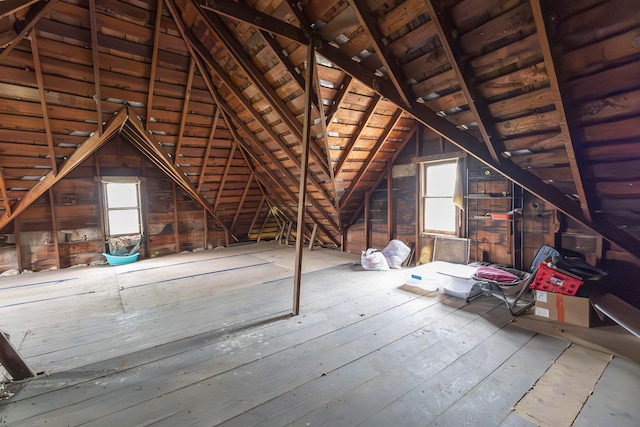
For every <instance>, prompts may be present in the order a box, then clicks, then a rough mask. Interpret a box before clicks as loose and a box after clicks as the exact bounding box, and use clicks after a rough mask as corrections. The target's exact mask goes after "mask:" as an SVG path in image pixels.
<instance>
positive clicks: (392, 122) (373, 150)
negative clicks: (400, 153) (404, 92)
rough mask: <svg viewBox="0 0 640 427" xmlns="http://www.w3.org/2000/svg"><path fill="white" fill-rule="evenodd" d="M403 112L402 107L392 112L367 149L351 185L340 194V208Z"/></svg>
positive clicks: (349, 196) (345, 202)
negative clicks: (374, 140) (387, 122)
mask: <svg viewBox="0 0 640 427" xmlns="http://www.w3.org/2000/svg"><path fill="white" fill-rule="evenodd" d="M403 113H404V111H403V110H402V109H400V108H397V109H396V111H395V113H393V116H391V120H389V125H388V126H387V127H386V128H385V129H384V131H383V132H382V134H381V135H380V136H379V137H378V140H377V141H376V143H375V145H374V146H373V147H372V148H371V150H369V154H368V155H367V158H366V160H365V161H364V164H363V165H362V167H361V168H360V170H359V171H358V173H357V174H356V176H355V178H354V179H353V181H352V182H351V185H350V186H349V188H348V189H347V191H345V193H344V194H343V195H342V198H341V199H340V208H341V209H343V208H344V207H345V205H346V204H347V203H348V202H349V199H350V198H351V195H352V194H353V192H354V191H355V190H356V188H357V187H358V184H360V181H361V180H362V177H364V175H365V174H366V173H367V169H369V166H370V165H371V162H372V161H373V159H374V158H375V157H376V156H377V155H378V153H379V152H380V149H381V148H382V145H383V144H384V142H385V141H386V140H387V138H388V137H389V135H390V134H391V132H393V128H394V127H396V125H397V124H398V121H399V120H400V118H401V117H402V114H403Z"/></svg>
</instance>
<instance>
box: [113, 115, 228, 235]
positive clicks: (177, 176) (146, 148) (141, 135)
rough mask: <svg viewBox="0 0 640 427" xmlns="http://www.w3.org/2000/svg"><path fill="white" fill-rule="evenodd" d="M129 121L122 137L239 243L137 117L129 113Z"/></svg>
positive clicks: (122, 132) (124, 125)
mask: <svg viewBox="0 0 640 427" xmlns="http://www.w3.org/2000/svg"><path fill="white" fill-rule="evenodd" d="M127 116H128V120H126V121H125V122H124V124H123V128H122V131H121V135H123V136H124V138H125V140H126V141H128V142H130V143H131V144H133V145H134V146H135V147H136V148H137V149H138V150H139V151H140V152H142V153H143V154H144V155H145V156H147V158H148V159H149V160H150V161H151V162H152V163H153V164H154V165H155V166H156V167H157V168H158V169H160V170H161V171H163V172H164V173H165V174H166V175H167V176H168V177H169V178H171V179H172V180H173V182H175V183H176V184H177V185H179V186H180V187H181V188H182V189H183V190H184V191H185V192H186V193H187V194H188V195H189V196H191V198H193V199H194V200H195V201H197V202H199V203H200V205H201V206H203V207H204V208H205V209H206V210H207V211H208V212H209V213H210V214H211V216H212V217H213V218H214V219H215V220H216V221H217V222H218V223H219V224H220V225H221V226H222V228H223V229H224V230H225V231H226V232H227V233H228V235H231V237H232V238H233V239H234V240H235V241H236V242H237V241H238V238H237V237H236V236H235V235H234V234H233V233H231V232H230V231H229V230H228V229H227V227H226V226H225V225H224V223H223V222H222V220H220V218H218V216H217V215H216V214H215V212H214V211H213V208H212V206H211V204H210V203H209V202H208V201H207V200H206V199H205V198H204V196H202V195H201V194H200V193H198V191H197V190H196V189H195V187H194V186H193V184H192V183H191V181H189V180H188V179H187V178H186V177H185V176H184V174H183V173H182V172H181V171H180V170H178V168H177V167H176V166H174V164H173V162H172V161H171V157H169V155H168V153H167V152H166V151H165V150H164V149H163V148H162V147H161V145H160V144H158V143H157V142H156V141H154V140H153V137H152V136H151V135H150V134H149V133H148V132H146V131H145V129H144V125H143V124H142V123H141V122H140V121H139V119H138V117H137V116H135V115H129V114H128V112H127Z"/></svg>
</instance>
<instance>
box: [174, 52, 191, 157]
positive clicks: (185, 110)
mask: <svg viewBox="0 0 640 427" xmlns="http://www.w3.org/2000/svg"><path fill="white" fill-rule="evenodd" d="M195 71H196V63H195V59H194V58H193V57H191V62H190V64H189V75H188V77H187V86H186V88H185V94H184V101H183V105H182V118H181V119H180V130H179V131H178V142H177V144H176V151H175V155H174V158H173V165H174V166H178V158H179V157H180V150H181V149H182V139H183V137H184V128H185V126H186V125H187V115H188V114H189V99H190V98H191V89H192V86H193V74H194V73H195Z"/></svg>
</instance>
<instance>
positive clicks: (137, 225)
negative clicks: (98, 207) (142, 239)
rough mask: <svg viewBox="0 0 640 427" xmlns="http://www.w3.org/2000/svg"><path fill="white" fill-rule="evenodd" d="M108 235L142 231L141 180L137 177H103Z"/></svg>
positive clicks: (139, 232)
mask: <svg viewBox="0 0 640 427" xmlns="http://www.w3.org/2000/svg"><path fill="white" fill-rule="evenodd" d="M102 185H103V190H104V207H105V217H106V219H107V220H106V224H105V226H106V229H107V230H106V231H107V235H108V236H110V237H113V236H123V235H130V234H141V233H142V212H141V204H140V181H139V180H138V179H137V178H127V177H111V178H103V180H102Z"/></svg>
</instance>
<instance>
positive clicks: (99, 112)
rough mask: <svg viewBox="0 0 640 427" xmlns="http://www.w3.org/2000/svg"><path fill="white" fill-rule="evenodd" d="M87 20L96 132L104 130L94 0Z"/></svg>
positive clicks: (90, 5)
mask: <svg viewBox="0 0 640 427" xmlns="http://www.w3.org/2000/svg"><path fill="white" fill-rule="evenodd" d="M89 22H90V24H91V25H90V26H91V55H92V57H93V81H94V85H95V88H96V94H95V98H94V100H95V102H96V114H97V116H98V118H97V120H98V133H99V134H100V135H102V132H103V131H104V119H103V118H102V94H101V91H100V87H101V84H100V61H99V58H100V52H99V51H98V18H97V16H96V0H89Z"/></svg>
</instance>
